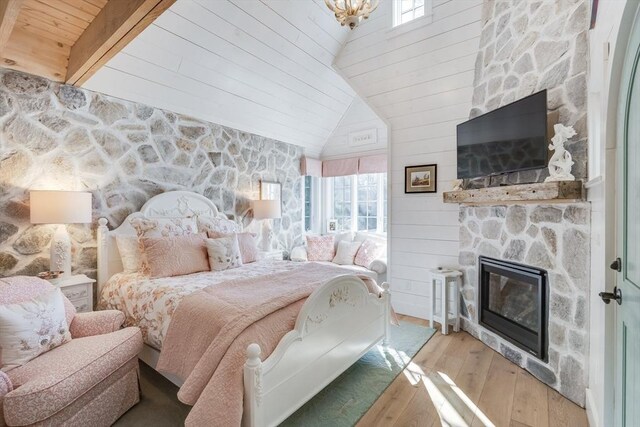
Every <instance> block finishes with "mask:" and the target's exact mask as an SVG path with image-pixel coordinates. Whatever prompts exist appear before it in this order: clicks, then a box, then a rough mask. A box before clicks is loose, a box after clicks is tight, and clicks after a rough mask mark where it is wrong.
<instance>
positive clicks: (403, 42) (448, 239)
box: [335, 0, 482, 318]
mask: <svg viewBox="0 0 640 427" xmlns="http://www.w3.org/2000/svg"><path fill="white" fill-rule="evenodd" d="M481 8H482V1H481V0H434V1H433V15H432V17H431V19H429V18H424V19H423V20H422V21H421V22H422V25H420V24H418V25H417V28H415V29H412V30H411V31H404V32H403V30H402V27H399V29H398V30H397V31H394V30H391V1H390V0H383V1H382V2H381V4H380V7H379V9H378V10H377V11H376V12H375V19H372V20H371V21H370V22H366V23H364V24H363V25H362V26H361V27H359V28H358V29H356V30H355V31H354V32H353V33H352V34H351V35H350V38H349V40H348V41H347V44H346V45H345V47H344V49H343V50H342V52H341V53H340V54H339V55H338V57H337V58H336V63H335V66H336V68H337V69H338V70H339V71H340V72H341V74H342V75H343V76H345V77H346V78H347V79H348V81H349V82H350V84H351V85H352V86H353V87H354V89H355V90H356V92H357V93H358V95H360V96H362V97H363V99H365V100H366V101H367V102H368V103H369V104H370V105H371V106H372V108H373V109H374V110H375V111H376V112H379V113H380V115H381V116H382V118H384V119H385V120H386V121H387V122H388V123H389V124H390V129H391V132H390V143H389V154H390V159H391V161H390V170H391V175H390V177H391V199H390V200H391V208H390V209H391V213H390V215H391V216H390V219H391V230H390V249H391V253H390V273H391V276H390V279H389V281H390V284H391V288H392V290H393V293H392V295H393V296H392V298H393V305H394V307H395V309H396V310H397V311H398V312H400V313H406V314H410V315H414V316H418V317H423V318H424V317H427V315H428V313H429V309H428V307H429V299H428V295H429V290H428V287H427V277H428V275H427V270H428V269H429V268H435V267H438V266H455V265H457V264H458V232H459V231H458V229H459V227H458V206H457V205H449V204H444V203H442V192H443V191H445V190H448V189H450V188H451V181H452V180H454V179H455V178H456V125H457V124H459V123H461V122H463V121H465V120H467V119H468V115H469V110H470V108H471V97H472V91H473V89H472V86H473V77H474V62H475V59H476V54H477V51H478V45H479V36H480V30H481V25H480V17H481ZM372 18H374V16H373V15H372ZM414 24H415V23H414ZM432 163H436V164H437V165H438V193H437V194H404V167H405V166H409V165H421V164H432Z"/></svg>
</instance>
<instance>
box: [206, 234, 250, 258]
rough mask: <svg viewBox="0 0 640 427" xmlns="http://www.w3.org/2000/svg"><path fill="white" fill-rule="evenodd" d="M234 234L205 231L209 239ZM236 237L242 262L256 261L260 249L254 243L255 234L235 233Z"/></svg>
mask: <svg viewBox="0 0 640 427" xmlns="http://www.w3.org/2000/svg"><path fill="white" fill-rule="evenodd" d="M233 235H234V234H227V233H218V232H216V231H209V232H207V236H209V238H210V239H218V238H220V237H232V236H233ZM235 236H236V237H237V238H238V247H239V248H240V255H241V257H242V263H243V264H249V263H252V262H256V261H257V260H258V258H259V254H260V251H259V250H258V245H257V243H256V234H254V233H236V234H235Z"/></svg>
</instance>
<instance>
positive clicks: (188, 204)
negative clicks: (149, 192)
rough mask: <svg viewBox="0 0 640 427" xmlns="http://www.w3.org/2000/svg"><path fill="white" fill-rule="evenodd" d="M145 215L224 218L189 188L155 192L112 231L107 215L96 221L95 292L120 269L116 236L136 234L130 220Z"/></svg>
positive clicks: (214, 207) (216, 209) (215, 208)
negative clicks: (96, 257)
mask: <svg viewBox="0 0 640 427" xmlns="http://www.w3.org/2000/svg"><path fill="white" fill-rule="evenodd" d="M138 216H145V217H147V218H191V217H194V216H200V217H211V218H216V217H220V218H225V219H226V218H227V216H226V215H224V214H223V213H221V212H220V211H218V208H217V207H216V206H215V205H214V204H213V202H211V200H209V199H207V198H206V197H204V196H202V195H200V194H196V193H192V192H190V191H169V192H167V193H162V194H158V195H157V196H155V197H152V198H151V199H149V200H148V201H147V203H145V204H144V206H142V208H141V209H140V211H139V212H135V213H132V214H131V215H129V216H128V217H127V218H126V219H125V220H124V221H123V222H122V224H121V225H120V226H119V227H118V228H116V229H115V230H111V231H109V228H108V227H107V224H108V223H109V221H108V220H107V219H106V218H100V219H99V220H98V295H100V292H101V290H102V286H104V284H105V283H106V282H107V280H109V279H110V278H111V276H113V275H114V274H116V273H120V272H122V271H123V267H122V261H121V259H120V252H119V251H118V245H117V244H116V236H117V235H131V236H135V235H136V232H135V230H134V229H133V227H132V226H131V219H133V218H136V217H138Z"/></svg>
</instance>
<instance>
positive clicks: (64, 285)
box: [49, 274, 96, 313]
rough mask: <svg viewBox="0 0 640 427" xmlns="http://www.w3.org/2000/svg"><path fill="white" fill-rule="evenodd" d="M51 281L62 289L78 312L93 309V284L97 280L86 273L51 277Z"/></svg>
mask: <svg viewBox="0 0 640 427" xmlns="http://www.w3.org/2000/svg"><path fill="white" fill-rule="evenodd" d="M49 282H51V284H53V285H55V286H57V287H59V288H60V289H61V290H62V293H63V294H64V295H65V296H66V297H67V298H69V301H71V304H73V306H74V307H75V308H76V311H77V312H78V313H86V312H89V311H93V284H94V283H95V282H96V281H95V280H93V279H90V278H88V277H87V276H85V275H84V274H77V275H75V276H71V277H61V278H58V279H51V280H49Z"/></svg>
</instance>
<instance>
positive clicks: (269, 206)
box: [253, 200, 282, 219]
mask: <svg viewBox="0 0 640 427" xmlns="http://www.w3.org/2000/svg"><path fill="white" fill-rule="evenodd" d="M281 217H282V209H281V208H280V200H254V202H253V218H254V219H273V218H281Z"/></svg>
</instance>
